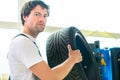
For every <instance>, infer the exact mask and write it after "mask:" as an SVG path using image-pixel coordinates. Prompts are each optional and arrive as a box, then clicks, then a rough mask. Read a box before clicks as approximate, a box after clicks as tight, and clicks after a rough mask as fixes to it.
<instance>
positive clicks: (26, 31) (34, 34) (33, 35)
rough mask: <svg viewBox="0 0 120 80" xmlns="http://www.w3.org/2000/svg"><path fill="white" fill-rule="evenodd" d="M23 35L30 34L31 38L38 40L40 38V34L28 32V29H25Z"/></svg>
mask: <svg viewBox="0 0 120 80" xmlns="http://www.w3.org/2000/svg"><path fill="white" fill-rule="evenodd" d="M23 33H25V34H28V35H30V36H32V37H34V38H36V37H37V36H38V34H39V33H35V32H33V31H30V30H28V29H26V28H24V29H23Z"/></svg>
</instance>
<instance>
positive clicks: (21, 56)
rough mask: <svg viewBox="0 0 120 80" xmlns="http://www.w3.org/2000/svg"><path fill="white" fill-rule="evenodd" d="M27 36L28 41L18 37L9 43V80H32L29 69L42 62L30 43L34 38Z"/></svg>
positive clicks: (23, 37) (25, 38)
mask: <svg viewBox="0 0 120 80" xmlns="http://www.w3.org/2000/svg"><path fill="white" fill-rule="evenodd" d="M25 35H26V34H25ZM27 36H28V37H29V38H30V39H29V38H27V37H25V36H22V35H20V36H18V37H16V38H14V39H13V40H12V42H11V45H10V48H9V51H8V61H9V67H10V77H11V80H34V76H33V74H32V72H31V71H30V69H29V68H30V67H31V66H33V65H35V64H36V63H38V62H41V61H42V60H43V59H42V57H41V56H40V54H39V52H38V48H37V47H36V45H35V44H34V43H33V42H32V41H35V38H33V37H32V36H30V35H27Z"/></svg>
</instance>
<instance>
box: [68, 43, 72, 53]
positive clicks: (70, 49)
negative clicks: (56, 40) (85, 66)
mask: <svg viewBox="0 0 120 80" xmlns="http://www.w3.org/2000/svg"><path fill="white" fill-rule="evenodd" d="M67 47H68V51H69V52H71V51H72V48H71V45H70V44H68V46H67Z"/></svg>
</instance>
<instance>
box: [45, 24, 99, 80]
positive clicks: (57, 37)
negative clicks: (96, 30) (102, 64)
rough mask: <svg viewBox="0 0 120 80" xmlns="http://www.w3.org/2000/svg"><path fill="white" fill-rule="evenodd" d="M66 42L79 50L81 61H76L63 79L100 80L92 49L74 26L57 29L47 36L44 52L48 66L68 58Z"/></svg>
mask: <svg viewBox="0 0 120 80" xmlns="http://www.w3.org/2000/svg"><path fill="white" fill-rule="evenodd" d="M68 44H70V45H71V47H72V49H73V50H76V49H79V50H80V51H81V53H82V56H83V61H82V62H81V63H77V64H76V65H75V66H74V67H73V69H72V70H71V72H70V73H69V74H68V75H67V76H66V78H65V79H64V80H100V73H99V69H98V66H97V63H96V61H95V58H94V56H93V54H92V50H91V48H90V46H89V45H88V43H87V41H86V39H85V38H84V36H83V35H82V33H81V32H80V30H78V29H77V28H76V27H74V26H71V27H68V28H65V29H62V30H59V31H57V32H55V33H53V34H52V35H50V36H49V37H48V39H47V43H46V53H47V59H48V64H49V66H50V67H51V68H52V67H54V66H56V65H58V64H60V63H62V62H63V61H65V60H66V59H67V58H68V49H67V45H68ZM56 75H57V74H56Z"/></svg>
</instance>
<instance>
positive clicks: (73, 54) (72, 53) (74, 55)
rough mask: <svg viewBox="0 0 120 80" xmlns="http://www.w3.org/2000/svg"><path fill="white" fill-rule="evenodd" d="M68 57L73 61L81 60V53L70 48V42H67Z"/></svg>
mask: <svg viewBox="0 0 120 80" xmlns="http://www.w3.org/2000/svg"><path fill="white" fill-rule="evenodd" d="M67 47H68V51H69V58H71V59H72V60H73V61H74V62H75V63H79V62H81V61H82V55H81V53H80V50H72V48H71V46H70V44H68V46H67Z"/></svg>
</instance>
